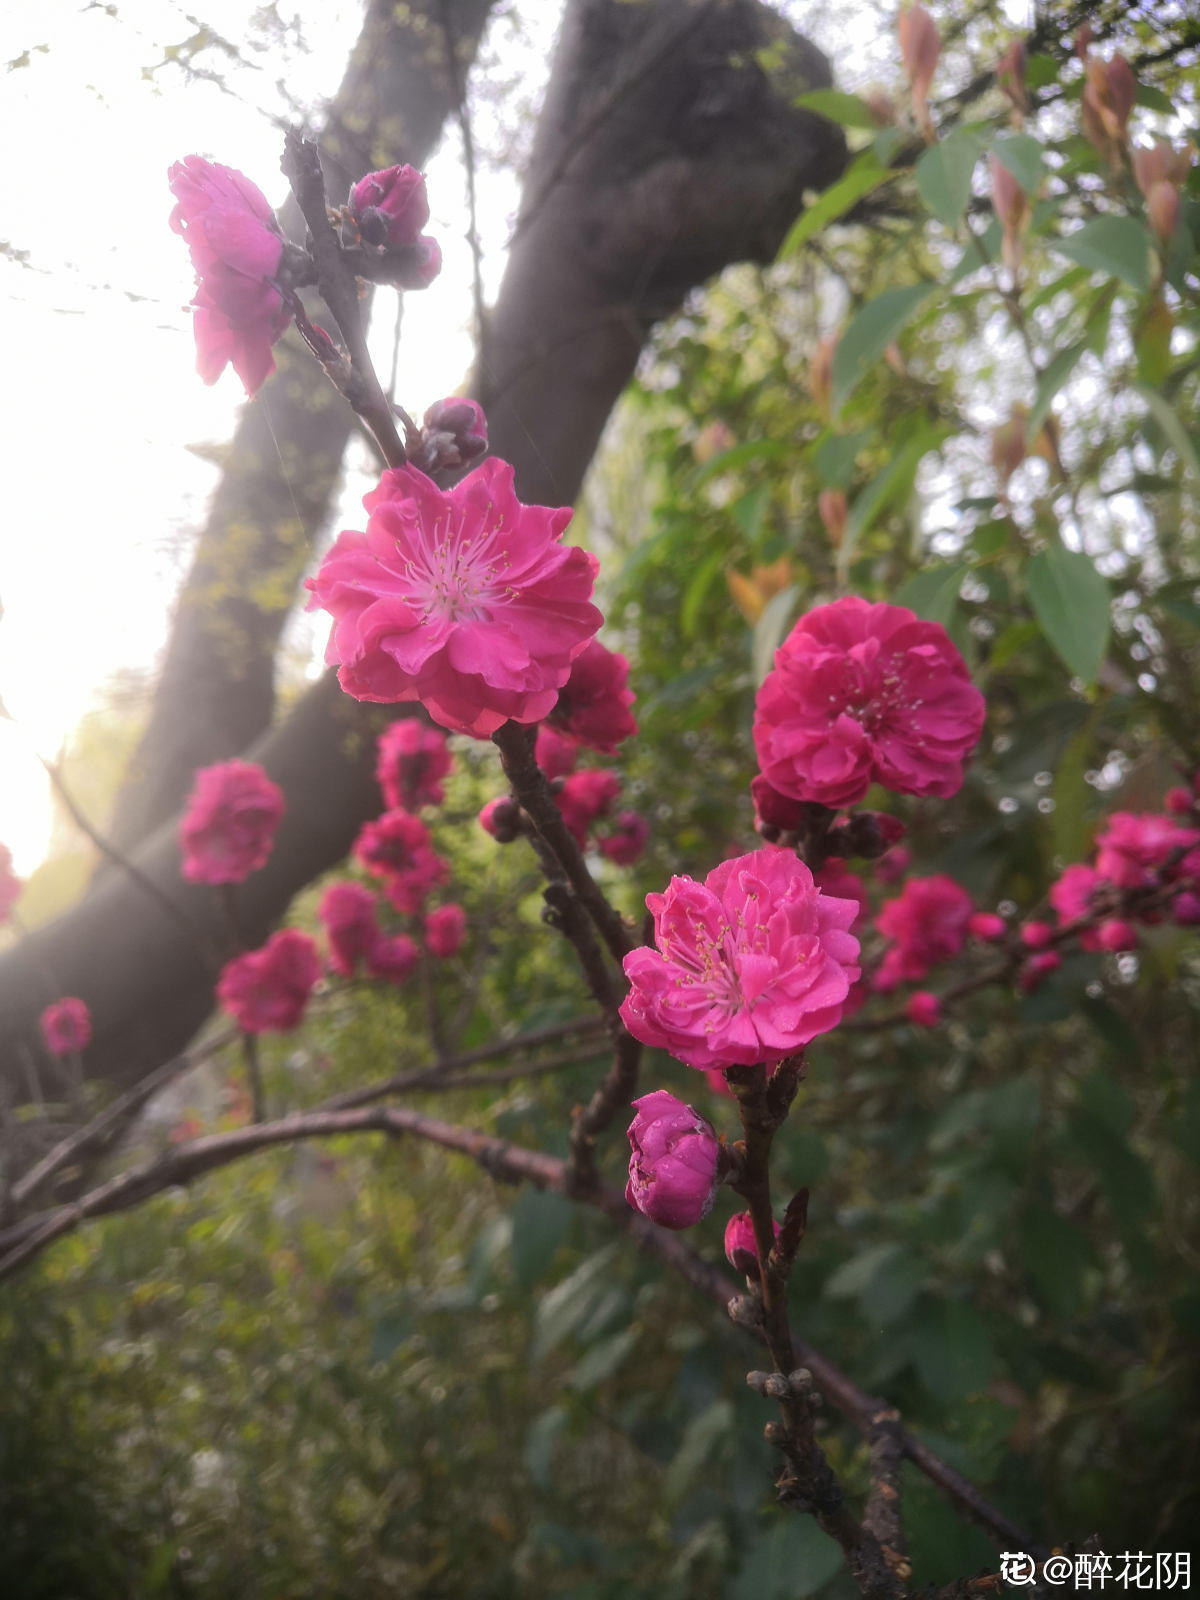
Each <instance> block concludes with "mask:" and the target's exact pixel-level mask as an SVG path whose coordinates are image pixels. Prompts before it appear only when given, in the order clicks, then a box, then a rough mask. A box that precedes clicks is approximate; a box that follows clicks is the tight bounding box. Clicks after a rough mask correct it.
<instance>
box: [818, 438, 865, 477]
mask: <svg viewBox="0 0 1200 1600" xmlns="http://www.w3.org/2000/svg"><path fill="white" fill-rule="evenodd" d="M870 440H871V429H869V428H864V429H861V430H860V431H859V432H858V433H830V432H826V433H823V434H822V435H821V437H820V438H819V439H818V440H817V442H816V444H815V445H814V446H813V453H812V462H813V470H814V472H815V473H816V474H817V477H818V478H819V479H820V480H821V483H822V485H823V486H824V487H825V488H827V489H848V488H849V487H850V480H851V478H852V477H853V476H854V466H855V463H856V462H857V460H858V457H859V455H860V454H861V453H862V451H863V449H864V448H865V447H866V445H867V444H869V443H870Z"/></svg>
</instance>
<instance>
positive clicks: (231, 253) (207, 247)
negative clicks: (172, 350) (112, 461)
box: [168, 156, 292, 395]
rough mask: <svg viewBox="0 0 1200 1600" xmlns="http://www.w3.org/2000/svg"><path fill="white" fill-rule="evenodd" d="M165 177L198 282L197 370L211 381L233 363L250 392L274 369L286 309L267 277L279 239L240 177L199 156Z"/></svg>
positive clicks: (271, 216)
mask: <svg viewBox="0 0 1200 1600" xmlns="http://www.w3.org/2000/svg"><path fill="white" fill-rule="evenodd" d="M168 177H169V179H170V184H171V192H172V193H173V194H174V196H175V199H176V202H177V204H176V206H175V208H174V210H173V211H172V212H171V227H172V228H173V229H174V230H175V232H176V233H179V234H182V235H183V237H184V238H185V239H186V241H187V246H188V249H189V250H190V251H191V256H192V265H193V266H194V267H195V269H196V276H197V278H198V279H199V283H198V286H197V289H196V297H195V299H194V301H193V305H194V306H195V313H194V316H193V326H194V331H195V335H196V354H197V362H196V365H197V368H198V370H199V373H200V376H201V377H202V378H203V379H204V381H205V383H215V382H216V380H217V379H218V378H219V377H220V375H221V373H222V372H223V371H224V370H225V366H226V364H227V363H229V362H232V364H233V370H234V371H235V372H236V373H237V375H238V377H239V378H240V379H241V380H242V382H243V383H244V384H245V386H246V393H247V394H250V395H252V394H255V393H256V392H257V391H258V389H260V388H261V387H262V384H263V383H264V381H265V380H266V379H267V378H268V377H269V376H270V374H271V373H272V372H274V370H275V361H274V358H273V357H272V355H271V346H272V345H273V344H274V343H275V341H276V339H278V338H279V337H280V336H281V335H282V333H283V332H284V330H285V329H286V328H287V325H288V323H289V322H290V321H291V320H292V314H291V312H290V311H289V310H288V309H287V308H286V306H285V305H284V303H283V297H282V295H281V294H280V293H279V290H278V289H277V288H276V287H275V285H274V283H273V281H272V280H273V279H274V277H275V274H276V272H277V271H278V269H279V258H280V256H281V255H282V253H283V236H282V234H281V233H280V229H279V224H278V222H277V221H276V220H275V213H274V212H273V211H272V210H271V207H270V206H269V205H268V203H267V200H266V196H265V195H264V194H263V193H262V191H261V190H260V189H258V188H257V187H256V186H255V185H254V184H253V183H251V182H250V180H249V178H247V177H246V176H245V175H244V174H243V173H241V172H238V171H236V170H235V169H234V168H233V167H223V166H220V165H219V164H218V163H217V162H214V161H205V160H204V158H203V157H202V156H187V157H185V158H184V160H182V161H177V162H176V163H175V165H174V166H173V167H172V168H171V170H170V172H169V174H168Z"/></svg>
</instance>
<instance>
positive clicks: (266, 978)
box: [217, 928, 321, 1033]
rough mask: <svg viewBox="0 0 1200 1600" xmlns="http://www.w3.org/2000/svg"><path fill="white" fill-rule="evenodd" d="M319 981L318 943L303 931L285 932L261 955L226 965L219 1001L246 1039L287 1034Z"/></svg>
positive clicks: (254, 952)
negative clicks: (258, 1034) (269, 1034)
mask: <svg viewBox="0 0 1200 1600" xmlns="http://www.w3.org/2000/svg"><path fill="white" fill-rule="evenodd" d="M320 976H321V958H320V956H319V955H318V954H317V946H316V943H315V942H314V941H313V940H312V939H310V938H309V936H308V934H307V933H301V932H300V930H299V928H280V929H279V931H278V932H277V933H273V934H272V935H271V937H270V938H269V939H268V940H267V942H266V944H264V945H263V946H262V947H261V948H260V949H258V950H250V951H247V953H246V954H245V955H241V956H235V957H234V959H233V960H232V961H230V962H228V963H227V964H226V966H225V967H224V968H223V969H222V971H221V976H220V979H219V981H218V983H217V999H218V1000H219V1001H220V1002H221V1004H222V1006H223V1007H224V1008H225V1010H226V1011H227V1012H228V1013H229V1015H230V1016H231V1017H232V1018H233V1020H234V1021H235V1022H236V1023H237V1025H238V1027H239V1028H241V1030H242V1032H243V1033H288V1032H290V1030H291V1029H292V1028H294V1027H296V1026H297V1024H298V1023H299V1021H300V1019H301V1017H303V1015H304V1011H305V1007H306V1006H307V1005H308V1000H309V996H310V995H311V994H312V991H313V989H314V987H315V985H316V982H317V979H318V978H319V977H320Z"/></svg>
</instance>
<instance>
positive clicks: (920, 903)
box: [872, 873, 971, 991]
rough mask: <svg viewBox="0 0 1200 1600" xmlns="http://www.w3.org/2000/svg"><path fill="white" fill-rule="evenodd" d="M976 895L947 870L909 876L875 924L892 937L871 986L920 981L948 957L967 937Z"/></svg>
mask: <svg viewBox="0 0 1200 1600" xmlns="http://www.w3.org/2000/svg"><path fill="white" fill-rule="evenodd" d="M970 919H971V896H970V895H969V894H968V893H967V891H966V890H965V889H964V888H963V887H962V885H961V884H959V883H955V881H954V879H953V878H949V877H947V876H946V874H945V873H936V874H935V875H934V876H933V877H930V878H910V879H909V881H908V882H907V883H906V884H905V885H904V888H903V889H902V890H901V891H900V893H899V894H898V895H897V896H896V897H895V899H893V900H888V901H886V902H885V904H884V905H883V906H882V908H881V909H880V912H879V915H878V916H877V917H876V919H875V926H876V927H877V928H878V929H879V931H880V933H882V934H883V935H884V936H885V938H888V939H891V940H892V941H893V945H892V948H891V949H890V950H888V952H887V953H886V955H885V956H884V958H883V962H882V964H881V966H880V968H879V970H878V972H876V974H875V977H874V979H873V982H872V987H873V988H875V989H877V990H881V991H886V990H888V989H894V988H895V987H896V985H897V984H898V983H918V982H920V980H921V979H922V978H923V977H925V975H926V974H927V973H928V971H929V969H930V968H931V967H933V966H936V965H937V963H938V962H939V961H949V960H950V959H951V958H952V957H953V956H956V955H957V954H958V953H959V951H960V950H961V949H962V947H963V945H964V944H965V943H966V938H967V924H968V923H969V921H970Z"/></svg>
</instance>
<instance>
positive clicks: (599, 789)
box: [555, 768, 621, 847]
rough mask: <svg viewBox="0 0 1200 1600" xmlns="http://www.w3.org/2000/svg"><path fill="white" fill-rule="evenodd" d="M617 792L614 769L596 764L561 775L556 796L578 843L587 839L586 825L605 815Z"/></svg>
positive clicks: (587, 826) (589, 825) (587, 827)
mask: <svg viewBox="0 0 1200 1600" xmlns="http://www.w3.org/2000/svg"><path fill="white" fill-rule="evenodd" d="M620 792H621V780H620V778H618V777H617V775H616V773H615V772H607V771H602V770H600V769H599V768H593V769H592V770H590V771H588V772H573V773H571V775H570V777H569V778H564V779H563V786H562V790H561V792H560V793H559V794H557V795H556V796H555V799H556V800H557V802H558V809H559V810H560V811H561V812H562V815H563V821H564V822H565V823H566V825H567V827H568V829H569V830H570V833H571V835H572V837H573V838H574V839H575V841H576V843H577V844H578V845H580V847H582V846H583V845H584V844H586V843H587V836H588V829H589V828H590V827H591V826H592V824H593V823H594V822H598V821H599V819H600V818H601V817H606V816H607V815H608V813H609V810H610V808H611V806H612V803H613V801H614V800H615V799H616V798H617V796H618V795H619V794H620Z"/></svg>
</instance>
